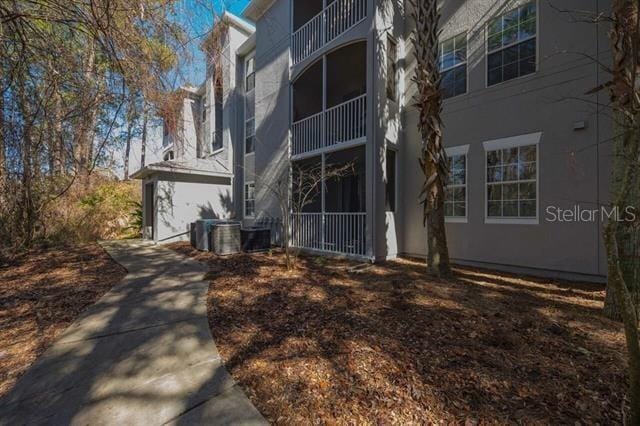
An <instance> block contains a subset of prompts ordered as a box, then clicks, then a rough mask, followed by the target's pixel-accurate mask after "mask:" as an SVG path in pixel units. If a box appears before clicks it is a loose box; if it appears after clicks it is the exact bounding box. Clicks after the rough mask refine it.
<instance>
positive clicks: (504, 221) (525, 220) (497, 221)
mask: <svg viewBox="0 0 640 426" xmlns="http://www.w3.org/2000/svg"><path fill="white" fill-rule="evenodd" d="M485 214H486V213H485ZM484 223H485V224H487V225H540V220H539V219H538V218H533V217H491V218H489V217H486V218H485V219H484Z"/></svg>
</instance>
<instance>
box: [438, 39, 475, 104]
mask: <svg viewBox="0 0 640 426" xmlns="http://www.w3.org/2000/svg"><path fill="white" fill-rule="evenodd" d="M462 34H464V41H465V44H466V46H465V49H466V51H465V52H466V55H465V58H464V62H462V63H460V64H457V65H454V66H452V67H449V68H446V69H443V70H440V75H442V73H444V72H447V71H449V70H452V69H455V68H458V67H461V66H463V65H464V66H466V67H467V70H466V71H467V72H466V73H465V74H466V75H465V89H464V93H458V94H457V95H453V96H449V97H448V98H444V97H443V99H442V102H445V101H447V100H449V99H453V98H458V97H460V96H463V95H466V94H468V93H469V31H468V30H464V31H462V32H460V33H458V34H456V35H454V36H452V37H449V38H447V39H446V40H443V41H442V42H441V43H439V44H438V48H439V49H441V48H442V45H443V44H444V42H446V41H449V40H451V39H454V40H455V39H456V37H458V36H460V35H462ZM453 53H454V55H455V44H454V49H453ZM438 59H439V60H440V59H441V58H440V55H438ZM438 66H439V65H438Z"/></svg>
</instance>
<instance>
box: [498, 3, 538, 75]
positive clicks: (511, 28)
mask: <svg viewBox="0 0 640 426" xmlns="http://www.w3.org/2000/svg"><path fill="white" fill-rule="evenodd" d="M487 55H488V56H487V85H488V86H492V85H494V84H498V83H502V82H503V81H507V80H511V79H514V78H516V77H521V76H523V75H527V74H531V73H533V72H535V71H536V5H535V3H529V4H527V5H524V6H521V7H519V8H517V9H514V10H511V11H509V12H507V13H505V14H504V15H502V16H499V17H497V18H495V19H493V20H491V21H490V22H489V25H488V27H487Z"/></svg>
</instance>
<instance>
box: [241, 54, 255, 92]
mask: <svg viewBox="0 0 640 426" xmlns="http://www.w3.org/2000/svg"><path fill="white" fill-rule="evenodd" d="M245 70H246V71H245V73H246V77H245V82H244V88H245V89H244V90H245V91H246V92H251V91H252V90H253V89H254V88H255V87H256V60H255V58H254V57H251V58H249V59H247V62H246V66H245Z"/></svg>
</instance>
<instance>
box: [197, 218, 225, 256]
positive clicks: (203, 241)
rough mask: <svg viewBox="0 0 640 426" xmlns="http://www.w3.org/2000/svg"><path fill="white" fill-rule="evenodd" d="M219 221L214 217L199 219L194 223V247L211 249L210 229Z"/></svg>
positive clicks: (204, 249) (203, 249) (205, 249)
mask: <svg viewBox="0 0 640 426" xmlns="http://www.w3.org/2000/svg"><path fill="white" fill-rule="evenodd" d="M217 222H219V221H218V220H216V219H200V220H196V224H195V248H196V249H198V250H202V251H209V250H211V246H210V245H209V241H210V236H209V234H210V233H211V229H212V228H213V226H214V225H215V224H216V223H217Z"/></svg>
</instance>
